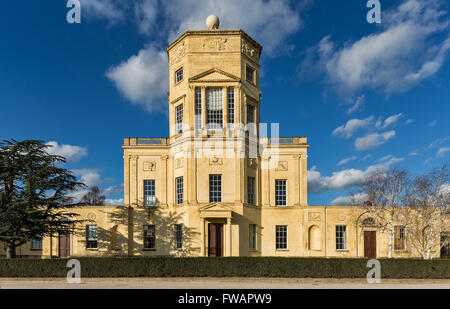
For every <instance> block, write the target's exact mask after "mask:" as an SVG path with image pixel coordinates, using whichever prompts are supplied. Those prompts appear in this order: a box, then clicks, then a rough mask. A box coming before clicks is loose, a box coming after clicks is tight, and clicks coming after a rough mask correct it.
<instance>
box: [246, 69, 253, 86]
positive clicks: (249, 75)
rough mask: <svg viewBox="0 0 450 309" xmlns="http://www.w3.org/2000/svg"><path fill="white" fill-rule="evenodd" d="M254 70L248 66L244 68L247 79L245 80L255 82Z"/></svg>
mask: <svg viewBox="0 0 450 309" xmlns="http://www.w3.org/2000/svg"><path fill="white" fill-rule="evenodd" d="M254 76H255V70H254V69H253V68H252V67H250V66H247V68H246V70H245V77H246V79H247V81H249V82H251V83H252V84H254V83H255V77H254Z"/></svg>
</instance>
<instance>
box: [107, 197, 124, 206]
mask: <svg viewBox="0 0 450 309" xmlns="http://www.w3.org/2000/svg"><path fill="white" fill-rule="evenodd" d="M104 204H105V206H123V198H118V199H110V198H107V199H105V202H104Z"/></svg>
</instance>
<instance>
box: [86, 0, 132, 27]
mask: <svg viewBox="0 0 450 309" xmlns="http://www.w3.org/2000/svg"><path fill="white" fill-rule="evenodd" d="M124 3H125V2H124V1H120V0H80V4H81V14H82V18H83V17H84V16H86V17H87V18H88V19H105V20H107V21H108V22H109V23H110V24H115V23H117V22H119V21H121V20H123V19H124V17H125V12H124V9H125V7H124Z"/></svg>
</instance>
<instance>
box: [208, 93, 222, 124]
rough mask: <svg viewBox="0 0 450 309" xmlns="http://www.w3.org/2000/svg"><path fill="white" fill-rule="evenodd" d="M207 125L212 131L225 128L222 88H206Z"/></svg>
mask: <svg viewBox="0 0 450 309" xmlns="http://www.w3.org/2000/svg"><path fill="white" fill-rule="evenodd" d="M206 125H207V128H208V129H212V130H216V129H222V128H223V89H222V88H206Z"/></svg>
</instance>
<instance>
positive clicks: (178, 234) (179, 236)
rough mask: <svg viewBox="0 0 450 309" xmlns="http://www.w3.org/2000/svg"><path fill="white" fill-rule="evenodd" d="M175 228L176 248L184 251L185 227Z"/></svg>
mask: <svg viewBox="0 0 450 309" xmlns="http://www.w3.org/2000/svg"><path fill="white" fill-rule="evenodd" d="M173 228H174V231H173V232H174V238H175V239H174V240H175V248H176V249H183V225H182V224H175V225H174V226H173Z"/></svg>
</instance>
